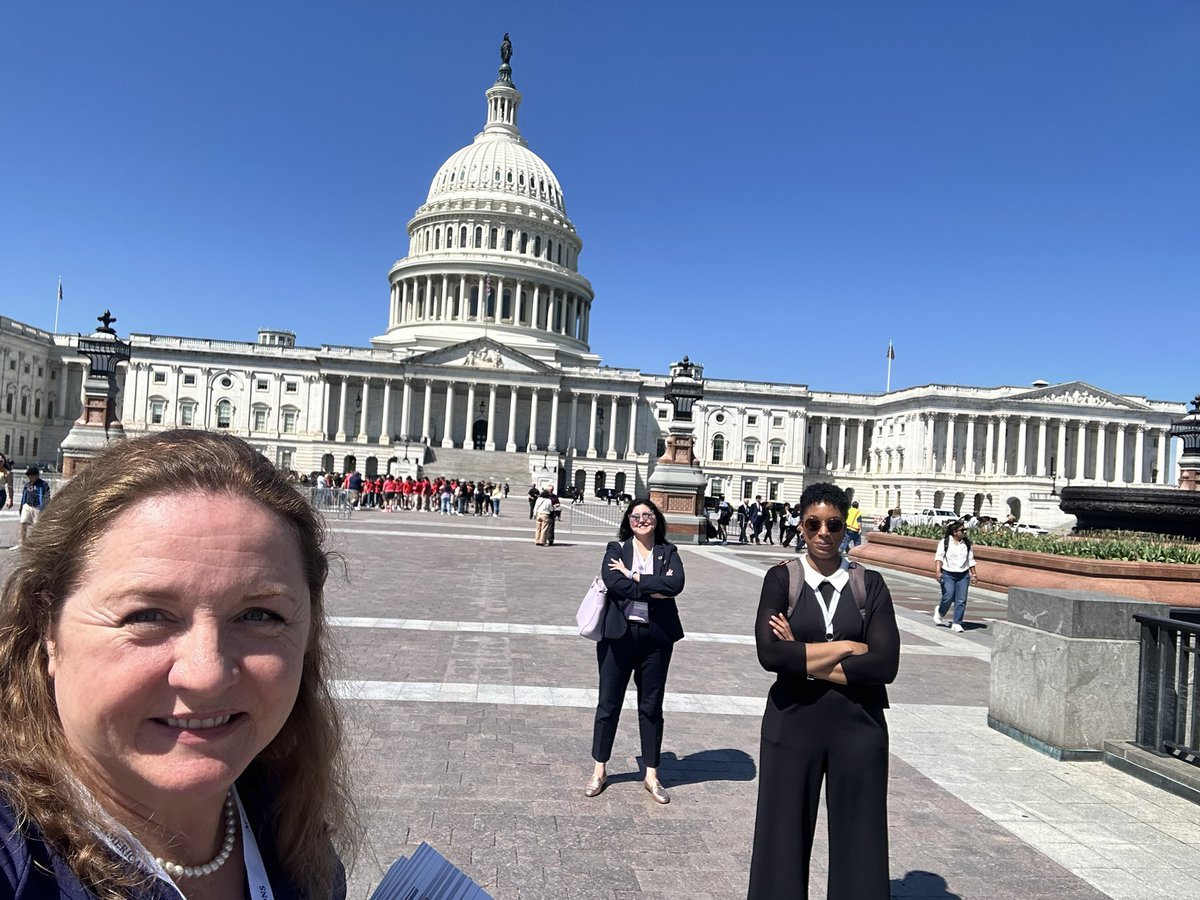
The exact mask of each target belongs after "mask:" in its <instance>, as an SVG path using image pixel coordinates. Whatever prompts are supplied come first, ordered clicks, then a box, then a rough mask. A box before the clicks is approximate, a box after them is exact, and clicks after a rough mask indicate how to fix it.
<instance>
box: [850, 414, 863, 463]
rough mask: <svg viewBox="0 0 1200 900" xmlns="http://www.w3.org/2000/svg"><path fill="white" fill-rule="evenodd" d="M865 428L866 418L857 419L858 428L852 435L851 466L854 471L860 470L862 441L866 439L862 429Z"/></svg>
mask: <svg viewBox="0 0 1200 900" xmlns="http://www.w3.org/2000/svg"><path fill="white" fill-rule="evenodd" d="M866 428H867V420H866V419H859V420H858V430H857V433H856V434H855V437H854V465H853V466H851V468H852V469H853V470H854V471H855V472H861V471H862V465H863V447H864V444H863V441H864V440H866V435H865V434H864V431H865V429H866Z"/></svg>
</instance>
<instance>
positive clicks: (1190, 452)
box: [1171, 394, 1200, 491]
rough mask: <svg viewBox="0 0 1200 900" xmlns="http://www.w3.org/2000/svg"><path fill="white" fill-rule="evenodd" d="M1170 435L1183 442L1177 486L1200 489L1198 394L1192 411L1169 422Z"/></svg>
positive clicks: (1199, 409) (1199, 407)
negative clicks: (1176, 420) (1177, 419)
mask: <svg viewBox="0 0 1200 900" xmlns="http://www.w3.org/2000/svg"><path fill="white" fill-rule="evenodd" d="M1171 437H1177V438H1179V441H1180V443H1182V444H1183V456H1182V457H1180V459H1179V488H1180V490H1184V491H1200V394H1197V395H1196V397H1195V399H1193V400H1192V411H1191V412H1190V413H1188V414H1187V415H1186V416H1184V417H1183V418H1182V419H1180V420H1179V421H1178V422H1173V423H1171Z"/></svg>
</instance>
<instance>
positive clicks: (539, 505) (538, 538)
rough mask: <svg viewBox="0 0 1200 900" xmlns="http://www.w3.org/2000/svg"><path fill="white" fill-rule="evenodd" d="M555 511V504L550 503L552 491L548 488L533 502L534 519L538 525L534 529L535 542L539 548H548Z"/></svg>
mask: <svg viewBox="0 0 1200 900" xmlns="http://www.w3.org/2000/svg"><path fill="white" fill-rule="evenodd" d="M533 490H535V491H536V490H537V489H536V488H534V489H533ZM553 511H554V504H553V503H551V502H550V489H549V488H546V489H545V490H544V491H542V492H541V493H540V494H538V495H537V498H536V499H535V500H534V501H533V519H534V521H535V523H536V524H535V525H534V529H533V542H534V544H536V545H537V546H539V547H545V546H546V536H547V535H548V534H549V533H550V514H551V513H552V512H553Z"/></svg>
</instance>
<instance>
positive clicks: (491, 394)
mask: <svg viewBox="0 0 1200 900" xmlns="http://www.w3.org/2000/svg"><path fill="white" fill-rule="evenodd" d="M483 449H485V450H495V449H496V385H494V384H492V385H488V418H487V440H486V441H485V442H484V445H483Z"/></svg>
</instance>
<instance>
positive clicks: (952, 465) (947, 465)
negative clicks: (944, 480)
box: [942, 413, 958, 475]
mask: <svg viewBox="0 0 1200 900" xmlns="http://www.w3.org/2000/svg"><path fill="white" fill-rule="evenodd" d="M957 419H958V417H957V416H956V415H955V414H954V413H947V415H946V444H945V450H944V452H943V453H942V471H943V472H945V473H946V474H947V475H953V474H954V470H955V469H956V468H957V464H958V460H957V459H956V458H955V457H956V456H957V453H958V448H957V447H955V446H954V437H955V434H954V432H955V428H956V426H957V424H958V423H957Z"/></svg>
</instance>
